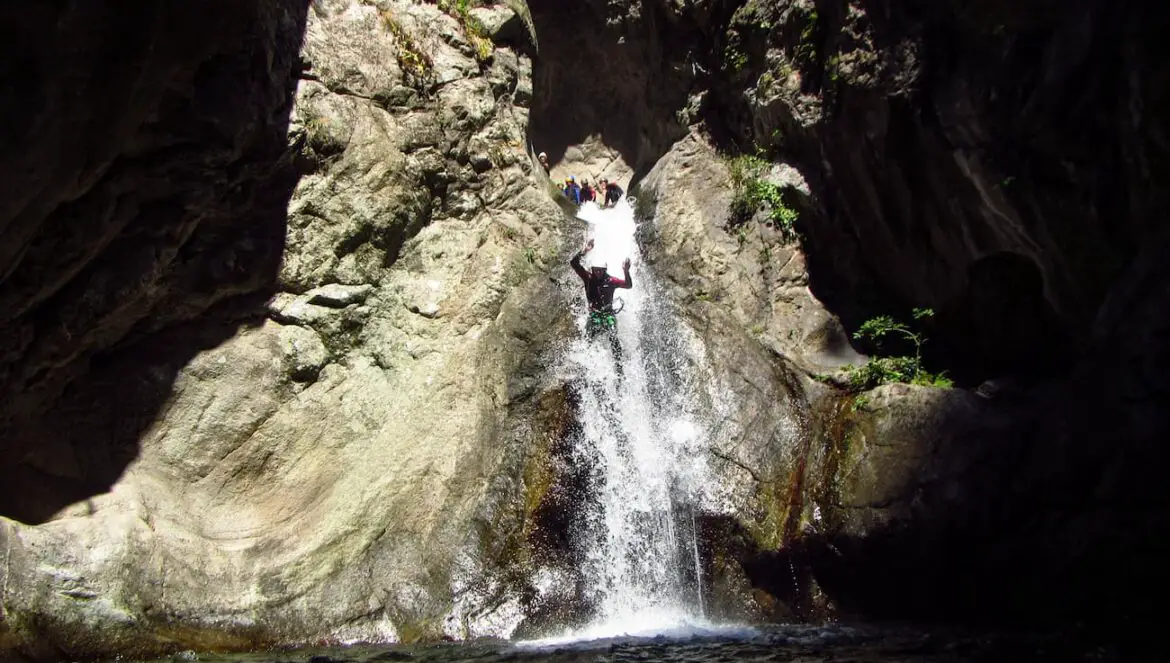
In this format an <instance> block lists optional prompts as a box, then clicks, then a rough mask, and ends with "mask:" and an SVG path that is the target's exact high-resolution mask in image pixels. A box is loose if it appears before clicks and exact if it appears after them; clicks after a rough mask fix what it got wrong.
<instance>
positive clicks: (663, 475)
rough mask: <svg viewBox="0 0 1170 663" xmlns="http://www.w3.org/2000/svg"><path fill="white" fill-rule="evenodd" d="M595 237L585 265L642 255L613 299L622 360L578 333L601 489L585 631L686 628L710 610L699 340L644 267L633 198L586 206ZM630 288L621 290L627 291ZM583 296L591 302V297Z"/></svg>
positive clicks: (574, 362) (594, 515) (584, 429)
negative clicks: (705, 599) (699, 528)
mask: <svg viewBox="0 0 1170 663" xmlns="http://www.w3.org/2000/svg"><path fill="white" fill-rule="evenodd" d="M578 217H579V218H581V219H582V220H583V221H585V222H586V223H588V224H589V231H588V236H590V237H592V238H593V239H594V240H595V247H594V249H593V250H592V251H591V252H590V253H589V254H588V255H587V256H586V257H585V260H584V262H585V263H586V266H587V267H588V266H589V265H597V264H605V265H606V266H607V269H608V271H609V272H610V273H611V274H613V275H615V276H620V275H621V263H622V261H623V260H624V259H625V258H626V257H629V258H630V259H631V262H632V270H631V271H632V277H633V281H634V287H633V289H631V290H624V289H623V290H618V291H617V298H616V299H615V304H616V305H617V306H619V307H620V312H619V313H618V315H617V319H618V337H619V339H620V344H621V353H622V359H621V365H622V366H621V370H620V372H619V370H618V368H617V367H616V366H615V361H614V357H613V355H612V351H611V348H610V344H609V343H608V342H606V341H605V340H604V339H601V338H599V339H596V340H593V341H590V340H589V339H587V338H585V335H584V327H585V321H584V316H582V319H581V322H580V327H581V331H582V334H581V338H580V340H577V341H575V342H573V344H572V345H571V347H570V348H569V351H568V352H567V355H566V360H567V362H568V363H569V364H570V365H571V366H573V367H574V368H575V370H574V372H575V373H576V374H578V375H581V376H582V379H581V380H580V383H583V384H580V387H579V389H578V396H579V403H580V418H581V422H580V423H581V435H580V439H579V440H577V446H576V451H575V453H577V454H579V455H580V456H581V460H582V461H584V462H585V463H586V464H588V465H589V466H591V467H593V468H595V471H594V477H593V479H594V481H593V486H594V492H595V496H596V499H595V500H593V501H591V502H590V504H589V505H588V506H587V507H586V508H587V509H588V513H587V514H585V517H584V518H583V519H582V521H583V522H584V526H583V528H582V529H583V530H584V531H582V532H579V536H578V539H577V545H578V547H579V548H580V550H579V551H578V552H579V553H580V557H581V558H582V564H583V567H584V568H583V569H582V571H583V575H584V576H585V578H586V584H587V589H586V593H587V597H586V598H587V599H588V600H589V601H590V603H591V604H592V605H593V606H595V609H596V613H597V617H596V619H595V621H594V624H593V625H592V626H591V627H590V628H589V629H587V632H585V633H578V634H576V635H577V637H579V638H591V637H606V636H613V635H619V634H635V633H638V634H646V633H665V632H672V631H677V630H678V629H680V628H685V627H687V626H688V625H695V626H698V625H700V624H701V623H702V622H703V619H702V590H701V585H700V578H701V573H700V569H699V555H698V542H697V540H696V532H695V518H694V510H695V508H696V506H697V505H698V504H699V503H700V502H701V501H702V499H703V495H704V494H705V493H706V491H707V490H708V484H709V479H708V471H707V466H706V458H707V455H706V453H704V450H703V449H701V448H700V445H702V444H703V443H704V439H703V438H704V437H705V435H704V434H703V432H704V430H705V429H706V428H707V427H706V426H705V425H704V423H705V422H702V421H700V420H699V419H700V417H699V415H698V413H699V412H700V411H702V408H700V407H699V402H698V398H699V394H697V393H696V390H695V388H694V380H693V372H694V370H695V366H696V365H698V364H699V363H700V362H699V361H697V359H698V358H699V357H700V356H701V346H700V344H698V343H697V342H696V341H695V340H694V339H693V338H692V335H691V334H690V332H689V330H687V329H686V328H685V326H684V325H682V324H681V323H680V322H679V321H678V320H677V319H676V317H675V316H674V314H673V311H672V310H671V308H670V305H669V303H668V302H667V301H666V299H665V297H663V296H662V295H661V293H660V291H659V289H658V288H657V285H656V283H655V282H654V280H653V278H652V276H651V275H650V274H649V273H648V272H647V271H646V270H645V269H644V268H643V264H642V259H641V254H640V252H639V249H638V246H637V242H636V241H635V236H634V235H635V229H636V224H635V220H634V212H633V209H632V208H631V207H630V205H629V204H628V203H626V202H625V201H623V202H621V203H619V204H618V205H617V206H616V207H614V208H612V209H606V210H602V209H599V208H598V207H597V206H596V205H593V204H592V203H587V204H585V205H584V206H582V208H581V211H580V213H579V215H578ZM619 300H620V302H619ZM580 305H581V307H582V311H584V297H583V296H582V298H581V302H580Z"/></svg>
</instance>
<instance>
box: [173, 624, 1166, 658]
mask: <svg viewBox="0 0 1170 663" xmlns="http://www.w3.org/2000/svg"><path fill="white" fill-rule="evenodd" d="M163 660H164V661H168V662H173V663H180V662H183V663H187V662H191V661H202V662H205V663H386V662H390V661H419V662H420V663H421V662H434V663H440V662H442V663H455V662H461V661H469V662H470V661H475V662H477V663H492V662H495V661H515V662H518V663H522V662H524V661H675V662H678V663H691V662H694V663H712V662H716V661H718V662H723V661H791V662H793V663H819V662H822V661H824V662H829V661H832V662H833V663H846V662H854V663H892V662H895V661H900V662H901V661H905V662H910V663H925V662H928V661H932V662H939V663H958V662H960V661H980V662H983V661H987V662H991V661H996V662H1000V661H1004V662H1008V661H1044V662H1049V661H1051V662H1057V661H1085V662H1090V661H1091V662H1113V661H1147V660H1148V661H1154V660H1158V658H1157V656H1148V655H1147V656H1137V655H1136V654H1128V655H1127V654H1126V653H1123V650H1121V649H1119V648H1115V647H1094V646H1088V645H1085V644H1084V643H1083V642H1081V643H1077V642H1075V641H1073V640H1069V639H1066V638H1061V637H1056V636H1036V635H1011V634H990V635H989V634H971V633H955V632H946V633H943V632H933V633H925V632H921V631H915V630H911V629H902V628H879V627H874V626H856V627H851V626H840V625H836V626H829V627H813V626H783V627H769V628H767V629H760V630H756V629H746V628H732V627H725V628H712V629H710V630H707V631H703V630H700V631H697V632H693V633H674V634H664V635H658V636H654V637H621V638H604V639H599V640H579V641H564V640H561V641H555V640H543V641H536V642H509V641H501V640H480V641H472V642H465V643H442V644H435V645H378V646H369V645H363V646H354V647H347V648H340V649H298V650H289V651H273V652H257V653H250V654H231V655H226V654H224V655H220V654H196V653H192V652H184V653H182V654H177V655H175V656H172V657H170V658H168V659H163Z"/></svg>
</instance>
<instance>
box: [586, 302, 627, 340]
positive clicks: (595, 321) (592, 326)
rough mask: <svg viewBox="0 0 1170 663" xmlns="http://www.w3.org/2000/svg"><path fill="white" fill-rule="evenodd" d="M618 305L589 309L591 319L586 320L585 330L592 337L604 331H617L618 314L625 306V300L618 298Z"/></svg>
mask: <svg viewBox="0 0 1170 663" xmlns="http://www.w3.org/2000/svg"><path fill="white" fill-rule="evenodd" d="M617 303H618V306H617V307H613V306H611V307H609V308H606V309H593V310H590V311H589V319H588V320H587V321H586V322H585V331H586V333H587V334H588V335H589V336H590V337H592V336H595V335H597V334H599V333H601V332H603V331H605V332H610V331H617V314H618V313H621V312H622V309H623V308H625V302H623V301H622V300H621V299H618V300H617Z"/></svg>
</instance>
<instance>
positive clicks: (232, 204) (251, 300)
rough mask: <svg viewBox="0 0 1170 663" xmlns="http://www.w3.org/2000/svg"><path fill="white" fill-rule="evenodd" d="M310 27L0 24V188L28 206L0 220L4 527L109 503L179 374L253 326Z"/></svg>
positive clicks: (151, 14)
mask: <svg viewBox="0 0 1170 663" xmlns="http://www.w3.org/2000/svg"><path fill="white" fill-rule="evenodd" d="M25 4H29V3H25ZM308 11H309V3H308V2H307V1H305V2H268V1H266V0H248V1H247V2H233V3H213V6H202V7H195V6H183V5H181V4H175V3H167V2H162V1H161V0H160V1H158V2H153V3H150V4H148V5H145V6H141V7H137V8H136V9H134V10H122V9H114V8H111V7H107V6H105V5H97V4H95V5H92V6H90V5H85V6H72V5H71V6H62V5H49V4H48V3H37V6H36V7H35V8H33V7H31V6H28V7H26V6H23V5H22V6H20V7H16V6H6V7H5V8H4V9H3V10H0V18H2V19H4V20H3V21H0V22H2V23H3V24H4V25H7V26H10V27H11V26H17V25H19V26H20V31H19V35H15V34H14V35H13V38H12V39H5V40H3V45H2V46H0V48H3V50H4V56H3V58H0V60H2V61H4V62H19V63H20V69H21V76H20V80H21V81H22V83H21V85H22V90H23V91H24V93H25V94H22V95H20V96H19V98H17V97H13V96H6V97H5V98H4V100H3V101H2V102H0V111H2V112H0V116H2V117H5V118H12V122H11V123H9V126H10V127H17V128H20V127H23V128H24V130H25V132H24V133H23V134H22V135H16V136H14V137H15V140H16V143H15V144H13V145H12V146H11V147H12V148H13V149H11V150H8V149H6V150H4V152H3V153H2V154H0V174H2V175H4V176H5V177H6V179H7V180H8V181H10V182H14V183H19V182H20V181H21V178H22V177H24V178H26V179H27V178H28V177H33V176H34V175H35V176H36V177H35V182H36V185H37V186H38V187H39V188H35V189H31V190H30V192H29V195H28V196H26V197H25V199H24V202H25V206H24V207H23V209H19V210H16V211H14V210H13V209H12V208H11V207H9V208H7V212H8V213H7V214H2V212H4V211H5V210H4V209H0V222H2V223H0V234H2V236H3V240H4V242H5V244H6V246H8V247H12V246H18V248H19V251H16V252H11V253H8V252H6V253H3V254H2V255H0V258H3V259H5V262H3V264H0V274H2V280H0V301H2V302H3V303H4V304H5V310H4V312H3V313H2V314H0V334H2V335H3V336H5V337H6V338H8V339H13V340H15V339H20V338H21V336H20V335H21V334H28V335H30V336H26V337H24V338H23V340H21V341H19V343H20V344H19V345H12V346H10V347H9V348H8V349H7V350H6V351H5V353H4V354H3V355H0V390H2V393H3V396H4V399H3V402H2V404H0V516H4V517H8V518H12V519H14V520H18V521H21V522H25V523H30V524H37V523H41V522H44V521H45V520H47V519H49V518H51V517H52V516H53V514H55V513H56V512H58V511H59V510H60V509H62V508H63V507H65V506H68V505H70V504H74V503H77V502H82V501H84V500H86V499H88V498H91V497H93V496H94V495H98V494H101V493H104V492H106V491H108V490H109V489H110V487H111V486H112V485H113V484H114V483H115V482H116V481H117V480H118V479H119V477H120V476H121V475H122V473H123V472H124V471H125V469H126V467H127V466H128V465H129V464H130V463H132V462H134V460H135V459H136V458H137V457H138V455H139V451H140V446H139V445H140V439H141V437H142V435H143V434H144V433H145V432H146V431H147V429H148V428H149V426H150V425H151V424H152V423H153V422H154V421H155V420H156V419H157V417H158V416H159V413H160V411H161V409H162V408H163V407H164V405H165V403H166V401H167V399H168V398H169V396H170V395H171V393H172V387H173V383H174V381H175V379H176V378H177V376H178V374H179V371H180V370H181V369H182V368H183V367H184V366H185V365H186V364H187V363H188V362H189V361H190V360H191V359H192V358H193V357H194V356H195V355H196V354H198V353H199V352H201V351H203V350H206V349H209V348H213V347H215V346H217V345H220V344H222V343H223V342H224V341H226V340H228V339H230V338H231V337H232V336H233V335H235V334H236V333H237V332H238V331H239V330H240V329H241V328H242V327H245V326H252V325H258V324H261V323H262V322H263V320H264V318H265V315H266V314H265V303H266V301H267V300H268V299H269V297H270V296H271V295H272V294H273V292H274V291H275V287H276V282H277V276H278V272H279V269H280V265H281V262H282V259H283V255H284V250H285V236H286V226H287V206H288V202H289V199H290V198H291V195H292V192H293V189H294V187H295V185H296V182H297V180H298V179H299V173H298V171H297V168H296V166H294V163H293V159H292V158H291V155H290V153H289V149H288V144H287V140H288V139H287V133H288V125H289V113H290V111H291V108H292V103H293V98H294V95H295V90H296V83H297V79H298V75H299V73H300V67H301V63H300V59H299V53H300V47H301V42H302V39H303V35H304V31H305V25H306V21H307V13H308ZM5 34H8V33H7V32H5ZM10 55H12V56H13V57H12V58H10V57H9V56H10ZM17 55H19V57H16V56H17ZM65 97H67V98H68V101H67V102H65V101H63V99H64V98H65ZM9 176H10V177H9ZM30 186H31V184H30ZM10 200H11V198H10Z"/></svg>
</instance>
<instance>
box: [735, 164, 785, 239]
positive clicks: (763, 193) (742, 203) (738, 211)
mask: <svg viewBox="0 0 1170 663" xmlns="http://www.w3.org/2000/svg"><path fill="white" fill-rule="evenodd" d="M769 168H771V164H770V163H768V162H767V161H765V160H763V159H761V158H760V157H757V156H752V155H748V154H745V155H741V156H738V157H735V158H734V159H732V160H731V163H730V169H731V186H732V189H733V190H734V192H735V193H734V197H733V198H732V200H731V225H732V226H740V225H742V224H744V223H746V222H747V221H749V220H750V219H751V218H752V217H753V216H755V214H756V212H758V211H760V210H761V209H767V210H768V219H769V220H770V221H772V223H773V224H774V225H775V226H776V228H777V229H779V230H780V233H781V234H782V235H783V236H784V238H785V239H786V240H788V241H792V240H795V239H798V235H797V233H796V220H797V219H798V218H799V217H800V215H799V214H798V213H797V211H796V210H794V209H792V208H791V207H789V206H788V205H787V203H785V202H784V192H783V191H782V190H781V188H780V187H779V186H777V185H775V184H773V183H771V182H768V181H767V180H765V179H763V177H764V174H765V173H766V172H767V171H768V169H769Z"/></svg>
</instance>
